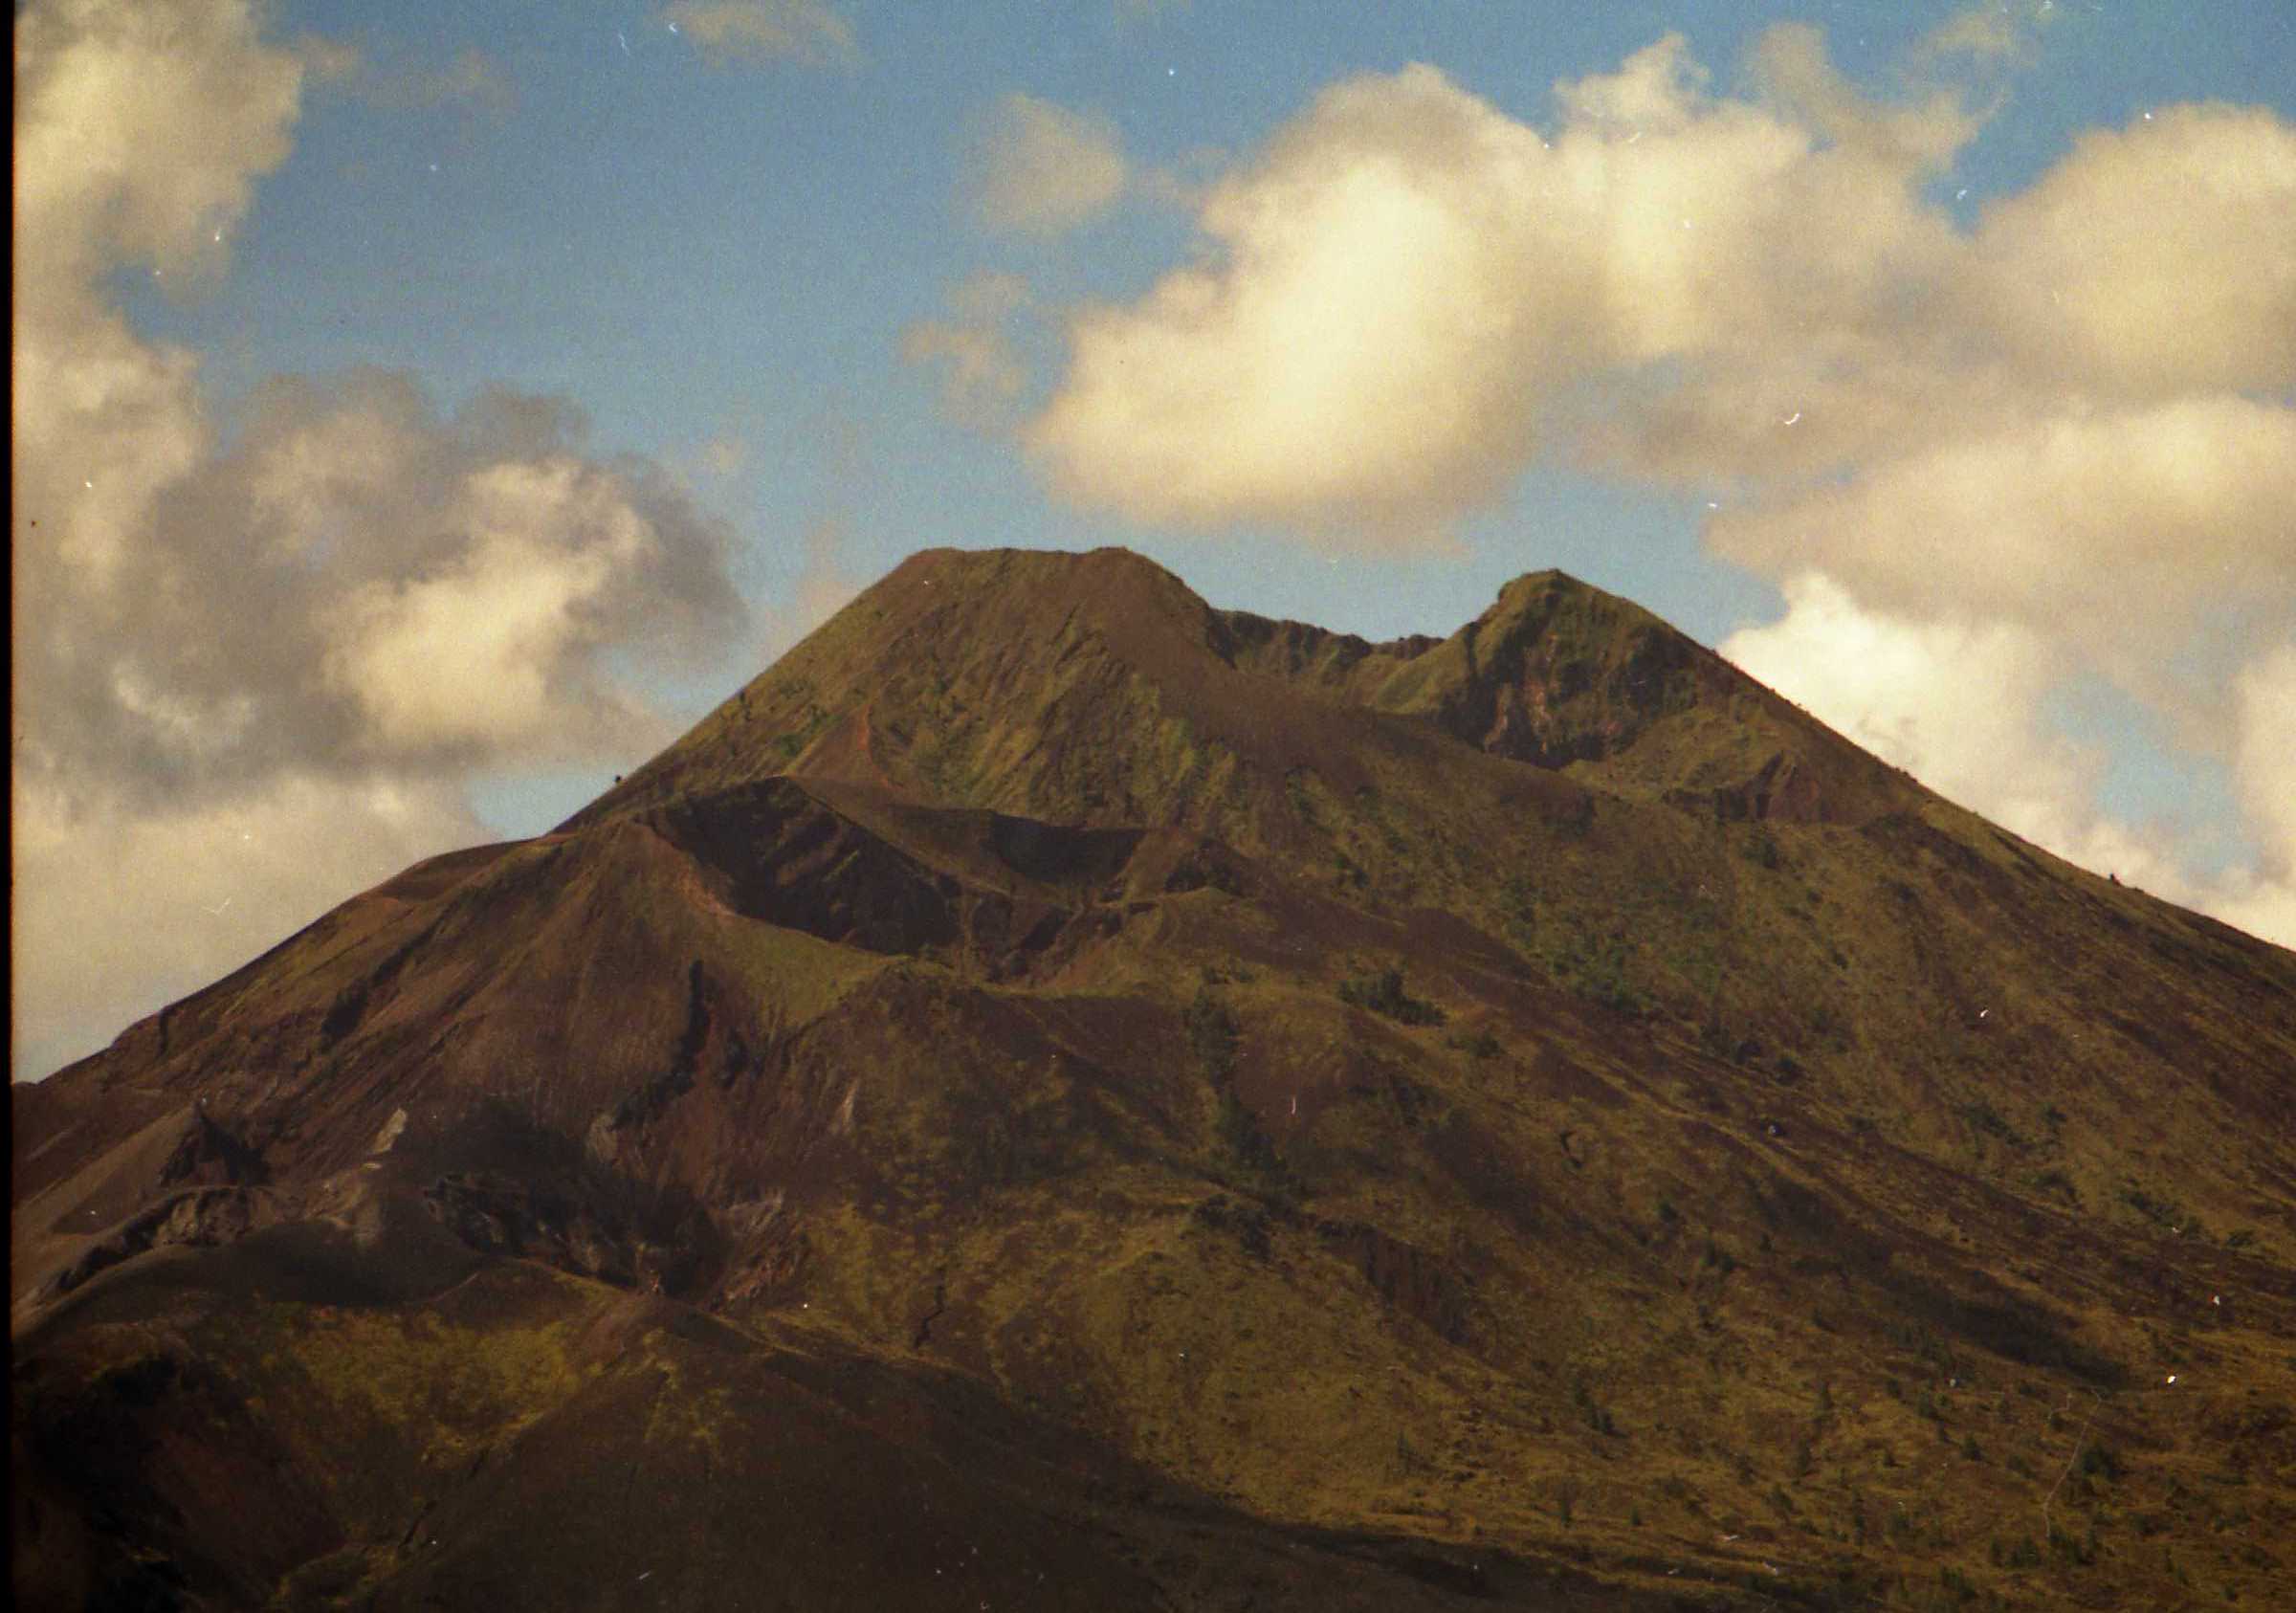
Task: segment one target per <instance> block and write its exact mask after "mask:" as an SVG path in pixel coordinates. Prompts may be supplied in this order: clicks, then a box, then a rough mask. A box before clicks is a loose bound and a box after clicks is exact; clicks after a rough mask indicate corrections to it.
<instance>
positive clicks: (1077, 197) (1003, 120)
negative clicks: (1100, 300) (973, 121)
mask: <svg viewBox="0 0 2296 1613" xmlns="http://www.w3.org/2000/svg"><path fill="white" fill-rule="evenodd" d="M967 163H968V167H969V169H970V172H969V176H968V182H967V183H968V188H969V189H970V190H971V193H972V196H971V200H972V209H973V214H974V216H975V217H976V218H977V219H979V220H980V222H981V223H982V224H983V225H985V226H986V227H987V228H989V229H991V230H1009V231H1015V232H1021V233H1024V234H1034V235H1056V234H1059V233H1060V232H1063V231H1066V230H1071V229H1074V228H1075V227H1076V226H1077V225H1079V224H1083V223H1085V222H1087V221H1088V220H1090V219H1093V218H1095V217H1097V216H1098V215H1099V214H1101V213H1103V212H1105V211H1107V210H1109V209H1110V208H1111V207H1113V206H1114V205H1115V202H1116V199H1117V198H1118V197H1119V196H1121V195H1123V193H1124V188H1125V186H1126V185H1127V184H1128V183H1129V182H1130V179H1131V165H1130V164H1129V163H1127V162H1126V161H1125V157H1124V149H1123V144H1122V142H1121V140H1120V139H1119V138H1118V136H1117V134H1116V126H1115V124H1114V123H1112V122H1109V121H1108V120H1107V119H1106V118H1102V117H1098V116H1095V115H1093V114H1092V113H1086V112H1072V111H1071V110H1069V109H1068V108H1067V107H1065V106H1057V105H1055V104H1053V103H1052V102H1051V101H1049V100H1039V99H1037V98H1036V97H1034V96H1029V95H1022V94H1020V93H1018V92H1017V91H1016V92H1015V93H1013V94H1011V95H1007V96H1005V97H1004V99H1001V100H999V101H998V102H997V104H996V107H995V109H994V110H993V111H992V112H991V113H990V114H989V116H988V119H987V121H986V122H985V124H984V125H983V126H982V129H981V130H980V131H979V133H978V134H977V135H976V136H975V137H974V140H973V144H972V149H971V151H970V152H969V153H968V157H967Z"/></svg>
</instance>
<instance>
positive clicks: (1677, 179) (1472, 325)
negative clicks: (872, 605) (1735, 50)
mask: <svg viewBox="0 0 2296 1613" xmlns="http://www.w3.org/2000/svg"><path fill="white" fill-rule="evenodd" d="M1777 55H1778V57H1779V65H1777V66H1776V67H1775V69H1774V77H1781V78H1790V79H1793V80H1794V81H1795V82H1796V83H1797V85H1798V86H1799V92H1800V93H1801V95H1802V99H1819V100H1822V101H1824V102H1825V121H1826V122H1828V123H1829V124H1830V125H1831V126H1832V129H1833V134H1832V136H1830V137H1829V136H1828V135H1827V134H1825V133H1824V132H1822V131H1821V130H1818V129H1814V128H1813V127H1810V126H1808V125H1806V124H1805V123H1803V122H1797V121H1795V119H1794V118H1792V117H1789V116H1788V115H1787V114H1786V113H1785V112H1783V111H1779V110H1775V109H1771V108H1766V107H1761V106H1756V105H1754V104H1751V103H1746V102H1737V101H1723V100H1714V99H1711V98H1709V97H1708V96H1707V95H1706V94H1705V92H1704V91H1703V90H1702V88H1701V87H1700V85H1701V82H1702V79H1703V75H1702V73H1701V71H1700V70H1699V69H1698V68H1697V65H1696V64H1695V63H1694V62H1693V61H1692V60H1691V59H1690V58H1689V53H1688V49H1687V46H1686V45H1685V44H1684V42H1683V41H1682V40H1681V38H1680V37H1679V36H1673V35H1669V36H1668V37H1667V39H1664V40H1662V41H1660V42H1659V43H1658V44H1656V45H1654V46H1651V47H1650V48H1649V49H1647V50H1645V51H1643V52H1640V53H1638V54H1637V55H1634V56H1633V57H1631V58H1629V59H1628V61H1627V62H1626V63H1625V64H1624V66H1623V68H1622V70H1621V71H1620V72H1619V73H1618V74H1616V75H1610V76H1604V77H1594V78H1589V79H1584V80H1580V81H1578V82H1577V83H1572V84H1565V85H1559V86H1557V88H1556V99H1557V101H1558V103H1559V104H1560V105H1561V106H1562V107H1563V108H1564V111H1565V114H1566V116H1565V120H1564V122H1563V126H1562V128H1561V129H1560V131H1559V132H1558V133H1557V134H1556V136H1555V137H1554V138H1553V139H1552V140H1550V139H1548V138H1546V137H1545V136H1543V135H1541V134H1540V133H1539V132H1538V131H1537V130H1536V129H1535V128H1534V127H1532V126H1531V125H1529V124H1526V123H1523V122H1517V121H1516V120H1514V119H1512V118H1510V117H1508V116H1507V115H1505V114H1504V113H1501V112H1500V111H1498V110H1497V109H1496V108H1495V107H1493V106H1491V105H1490V104H1489V103H1488V102H1486V101H1483V100H1481V99H1478V98H1476V97H1473V96H1470V95H1468V94H1467V93H1466V92H1465V91H1462V90H1460V89H1459V88H1458V87H1457V86H1455V85H1453V84H1452V83H1451V82H1450V81H1449V80H1448V79H1447V78H1446V77H1444V76H1443V75H1442V74H1441V73H1439V72H1437V71H1435V70H1434V69H1432V68H1427V67H1413V68H1408V69H1406V70H1404V71H1403V72H1402V73H1400V74H1397V75H1394V76H1391V77H1388V76H1372V77H1360V78H1356V79H1351V80H1348V81H1346V82H1344V83H1342V84H1339V85H1336V86H1335V87H1333V88H1332V89H1329V90H1327V91H1325V92H1324V93H1323V94H1322V95H1320V96H1319V97H1318V98H1317V99H1316V100H1315V102H1314V105H1313V106H1312V107H1310V109H1309V110H1308V111H1307V112H1306V113H1305V114H1303V115H1302V116H1301V117H1300V118H1299V119H1298V120H1296V121H1295V122H1293V123H1292V124H1291V125H1290V126H1289V127H1287V128H1286V129H1284V130H1282V131H1281V132H1279V133H1278V134H1277V136H1276V137H1275V138H1274V139H1273V140H1272V141H1271V142H1269V144H1268V146H1267V147H1266V149H1265V150H1264V151H1263V152H1262V153H1261V154H1260V155H1259V157H1258V158H1257V159H1256V160H1255V161H1253V162H1251V163H1249V164H1247V165H1246V166H1243V167H1241V168H1240V169H1238V170H1237V171H1235V172H1233V173H1231V174H1230V175H1228V176H1227V178H1225V180H1224V181H1222V182H1221V183H1220V184H1218V185H1216V186H1215V187H1213V188H1212V189H1211V191H1210V192H1209V194H1208V196H1207V197H1206V199H1205V201H1204V203H1203V208H1202V210H1201V212H1200V214H1199V218H1198V222H1199V225H1200V227H1201V228H1202V231H1203V235H1204V237H1205V240H1206V243H1207V248H1208V250H1207V253H1206V255H1205V258H1204V261H1203V262H1201V263H1198V264H1193V265H1190V266H1188V267H1184V268H1181V269H1178V270H1175V271H1173V272H1172V273H1171V274H1169V275H1167V276H1165V277H1164V278H1163V279H1162V280H1161V281H1159V283H1158V284H1157V286H1156V287H1155V288H1154V289H1153V290H1152V291H1151V292H1150V293H1149V294H1148V296H1147V297H1146V298H1143V299H1142V300H1141V301H1139V302H1137V303H1136V304H1133V305H1131V306H1129V307H1092V308H1085V309H1082V310H1079V311H1077V312H1076V314H1075V315H1074V316H1073V318H1072V320H1071V330H1070V347H1071V352H1070V363H1069V369H1068V374H1067V377H1066V379H1065V381H1064V384H1063V385H1062V386H1061V387H1060V389H1059V390H1058V392H1057V393H1056V395H1055V396H1054V397H1053V399H1052V401H1051V403H1050V405H1049V407H1048V408H1047V409H1046V410H1045V411H1044V412H1043V414H1042V415H1040V416H1039V417H1038V418H1037V419H1036V420H1035V421H1034V422H1033V423H1032V424H1031V426H1030V428H1029V430H1028V432H1027V443H1028V446H1029V449H1030V451H1031V453H1033V455H1034V457H1035V458H1036V460H1037V461H1038V463H1039V464H1040V465H1041V466H1042V467H1043V468H1044V470H1045V472H1046V474H1047V475H1048V476H1049V478H1050V479H1051V481H1052V482H1053V484H1054V486H1055V487H1056V488H1058V489H1059V490H1060V491H1062V492H1063V493H1065V494H1066V495H1067V496H1069V497H1071V498H1074V499H1076V500H1077V501H1079V502H1083V503H1087V504H1096V505H1104V506H1107V507H1111V508H1114V509H1116V510H1119V511H1121V512H1122V513H1124V514H1126V515H1129V516H1131V517H1133V518H1134V519H1142V520H1152V521H1153V520H1162V521H1171V522H1175V523H1179V524H1183V525H1192V526H1216V525H1220V524H1223V523H1225V522H1227V521H1233V520H1257V521H1267V522H1273V523H1278V524H1285V525H1290V526H1291V527H1293V528H1295V529H1298V530H1301V531H1304V532H1307V533H1309V534H1312V535H1313V536H1314V538H1315V539H1316V540H1317V541H1354V542H1358V543H1370V544H1384V545H1389V546H1404V547H1408V546H1412V545H1415V544H1440V543H1441V542H1442V541H1443V534H1444V530H1445V528H1446V525H1447V523H1448V522H1449V521H1451V520H1452V519H1455V518H1456V517H1458V516H1459V515H1461V514H1463V513H1464V512H1466V511H1468V510H1470V509H1472V508H1475V507H1477V506H1478V505H1481V504H1486V503H1489V502H1490V501H1491V500H1492V499H1494V498H1495V497H1497V496H1498V495H1499V494H1500V493H1501V492H1502V491H1503V490H1504V489H1505V487H1506V486H1507V484H1508V483H1509V482H1510V481H1512V478H1513V477H1514V476H1515V475H1517V474H1518V473H1519V472H1521V471H1522V470H1523V469H1524V468H1525V467H1526V466H1527V465H1528V464H1529V463H1530V462H1531V460H1532V459H1533V458H1534V455H1535V454H1536V453H1537V452H1538V451H1539V449H1540V447H1541V445H1542V443H1543V442H1545V441H1546V440H1548V438H1549V437H1550V436H1551V435H1552V434H1553V433H1554V431H1556V428H1557V426H1558V425H1559V424H1561V423H1562V422H1563V421H1564V420H1565V419H1566V418H1567V417H1568V416H1569V415H1570V413H1571V412H1572V411H1573V410H1574V409H1577V408H1578V403H1579V400H1578V395H1577V394H1578V390H1579V389H1580V388H1582V387H1585V386H1586V385H1588V384H1589V383H1590V382H1593V381H1595V380H1597V379H1599V378H1602V377H1605V376H1618V375H1630V374H1632V373H1633V372H1634V371H1635V369H1636V368H1637V366H1643V365H1656V364H1671V365H1696V364H1698V363H1700V362H1704V361H1712V362H1714V363H1715V364H1717V365H1720V364H1722V363H1723V362H1724V361H1728V362H1730V363H1731V364H1733V365H1737V364H1742V363H1743V362H1744V361H1745V359H1746V358H1747V357H1748V356H1749V355H1758V354H1760V353H1762V352H1764V351H1766V350H1768V349H1769V348H1771V347H1773V346H1775V345H1777V341H1778V338H1779V337H1780V335H1781V333H1784V332H1790V331H1796V330H1806V329H1808V328H1811V327H1816V328H1818V329H1821V330H1835V331H1840V332H1843V333H1845V334H1850V335H1854V334H1855V333H1857V332H1859V331H1861V330H1864V329H1865V328H1867V327H1868V326H1870V325H1872V324H1873V323H1875V322H1877V321H1879V320H1883V319H1885V318H1887V317H1888V312H1889V311H1890V310H1891V309H1893V308H1894V307H1895V306H1896V304H1897V302H1898V300H1899V298H1900V295H1901V290H1902V285H1901V282H1902V279H1903V277H1904V276H1905V275H1906V274H1907V273H1909V271H1910V269H1912V268H1914V267H1916V266H1919V265H1923V264H1926V263H1929V262H1931V261H1932V260H1933V259H1935V258H1937V257H1939V256H1940V255H1941V254H1945V253H1946V252H1948V251H1949V250H1950V248H1951V245H1952V230H1951V226H1950V224H1949V223H1948V222H1947V221H1946V220H1945V219H1944V218H1943V216H1942V215H1939V214H1936V213H1934V212H1933V211H1932V210H1928V209H1927V208H1925V207H1924V206H1923V205H1922V203H1921V202H1920V201H1919V199H1918V195H1917V192H1916V189H1915V181H1916V180H1917V179H1918V177H1919V176H1920V174H1921V173H1922V172H1923V171H1925V170H1926V168H1927V166H1931V165H1933V164H1934V162H1936V161H1937V160H1938V158H1939V154H1940V153H1941V152H1943V151H1946V150H1950V148H1951V146H1952V145H1953V144H1954V142H1956V141H1957V140H1959V139H1961V138H1965V133H1964V129H1965V121H1963V120H1960V119H1958V118H1957V117H1956V118H1954V119H1948V118H1946V117H1944V115H1943V113H1942V112H1941V111H1940V109H1939V106H1938V105H1937V104H1925V106H1924V108H1922V109H1920V110H1918V111H1916V112H1909V113H1904V114H1899V113H1895V112H1890V111H1888V110H1887V109H1879V108H1876V107H1874V106H1872V105H1871V104H1869V103H1866V102H1864V101H1856V100H1852V99H1844V97H1843V93H1842V92H1841V91H1840V89H1839V86H1838V85H1836V84H1833V83H1831V82H1830V81H1828V80H1826V79H1825V78H1824V76H1823V74H1821V72H1820V71H1819V70H1820V68H1821V66H1822V64H1821V63H1820V62H1814V61H1812V60H1810V59H1809V58H1808V56H1807V55H1806V52H1805V53H1804V54H1803V55H1795V54H1794V53H1793V52H1792V51H1790V50H1787V49H1785V48H1783V47H1781V48H1780V50H1779V52H1778V53H1777ZM1821 92H1822V93H1821ZM1949 123H1950V125H1951V126H1950V128H1948V127H1946V126H1945V125H1947V124H1949ZM1909 130H1910V131H1912V132H1909ZM1812 218H1823V219H1825V220H1826V227H1825V228H1824V229H1822V230H1813V229H1811V228H1810V227H1809V223H1808V221H1809V220H1811V219H1812ZM1574 430H1576V428H1574Z"/></svg>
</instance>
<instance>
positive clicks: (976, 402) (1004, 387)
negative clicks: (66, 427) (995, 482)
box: [901, 271, 1029, 431]
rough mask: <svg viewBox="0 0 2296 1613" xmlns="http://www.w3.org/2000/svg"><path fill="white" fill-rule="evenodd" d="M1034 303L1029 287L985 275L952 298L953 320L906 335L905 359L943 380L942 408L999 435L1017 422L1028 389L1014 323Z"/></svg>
mask: <svg viewBox="0 0 2296 1613" xmlns="http://www.w3.org/2000/svg"><path fill="white" fill-rule="evenodd" d="M1028 303H1029V292H1028V282H1027V281H1026V280H1024V279H1022V278H1021V277H1020V276H1017V275H1001V274H995V273H991V272H985V271H984V272H982V273H981V274H977V275H973V276H968V277H967V278H965V279H964V280H961V281H960V282H959V283H958V284H957V285H956V286H954V287H952V288H951V290H950V292H949V296H948V304H949V317H948V318H946V319H940V320H916V321H915V322H914V323H912V324H910V325H909V326H908V327H907V328H905V329H904V330H903V331H902V332H901V359H902V361H903V362H904V363H906V364H912V365H924V366H927V367H930V368H935V369H938V371H939V375H940V401H941V408H942V409H943V410H944V411H945V412H946V413H947V414H948V416H949V418H951V419H952V420H955V421H956V422H957V423H958V424H959V425H961V426H966V427H969V428H972V429H974V430H977V431H994V430H998V429H1001V428H1004V427H1005V426H1008V425H1010V424H1011V423H1012V420H1013V418H1014V414H1015V410H1016V408H1017V406H1018V404H1019V402H1020V397H1021V393H1022V391H1023V390H1024V389H1025V388H1026V387H1027V385H1028V370H1027V365H1025V364H1023V363H1022V361H1021V355H1020V352H1019V350H1018V349H1017V348H1016V347H1015V345H1014V343H1013V339H1012V328H1011V326H1012V320H1013V319H1014V318H1015V316H1017V315H1018V314H1020V313H1021V312H1022V310H1024V309H1026V308H1027V306H1028Z"/></svg>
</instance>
